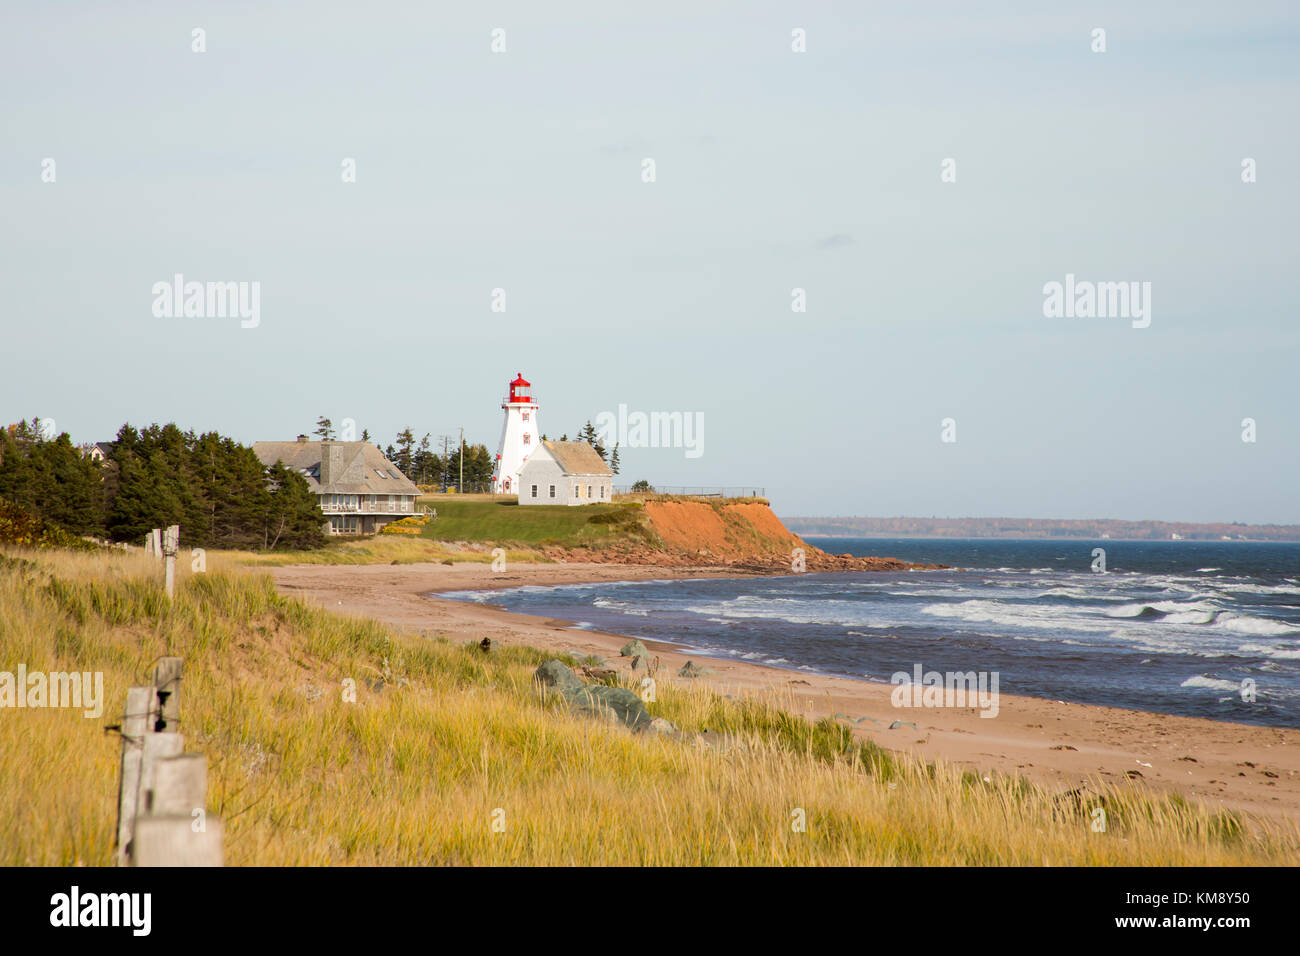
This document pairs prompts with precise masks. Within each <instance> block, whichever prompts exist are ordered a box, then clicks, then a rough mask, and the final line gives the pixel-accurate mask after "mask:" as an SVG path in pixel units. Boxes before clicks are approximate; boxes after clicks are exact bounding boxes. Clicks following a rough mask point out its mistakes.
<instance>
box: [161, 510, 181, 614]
mask: <svg viewBox="0 0 1300 956" xmlns="http://www.w3.org/2000/svg"><path fill="white" fill-rule="evenodd" d="M180 540H181V526H180V525H178V524H173V525H168V526H167V533H166V534H165V535H164V536H163V557H164V559H165V560H166V562H167V600H169V601H170V600H172V599H173V598H174V597H175V596H176V549H177V548H178V547H179V546H180Z"/></svg>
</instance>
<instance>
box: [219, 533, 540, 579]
mask: <svg viewBox="0 0 1300 956" xmlns="http://www.w3.org/2000/svg"><path fill="white" fill-rule="evenodd" d="M506 560H507V561H509V562H511V563H514V564H531V563H546V562H549V561H550V559H549V558H547V557H546V556H545V555H543V554H541V553H540V552H538V551H533V550H530V549H526V548H509V549H507V550H506ZM207 561H208V564H209V569H210V570H218V569H222V568H228V567H230V566H231V565H244V566H256V567H282V566H284V565H289V564H419V563H423V562H428V561H436V562H441V563H449V564H460V563H471V564H486V563H489V562H491V561H492V549H491V547H490V546H484V547H459V546H457V545H456V544H454V543H448V542H439V541H432V540H430V539H428V538H424V537H418V536H414V535H411V536H407V535H400V536H399V535H374V536H373V537H366V538H357V539H351V540H349V539H343V540H333V541H329V542H326V545H325V547H323V548H315V549H312V550H310V551H210V552H208V554H207Z"/></svg>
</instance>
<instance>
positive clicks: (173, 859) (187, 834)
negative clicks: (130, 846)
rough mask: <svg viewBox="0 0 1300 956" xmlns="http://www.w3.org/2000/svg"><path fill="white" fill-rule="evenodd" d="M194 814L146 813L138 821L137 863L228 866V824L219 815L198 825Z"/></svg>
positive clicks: (135, 857) (139, 864) (147, 864)
mask: <svg viewBox="0 0 1300 956" xmlns="http://www.w3.org/2000/svg"><path fill="white" fill-rule="evenodd" d="M195 823H196V821H195V820H194V819H192V818H191V817H190V816H188V815H186V816H165V817H161V816H160V817H142V818H141V819H140V821H139V822H138V823H137V825H136V831H135V855H134V857H133V860H134V862H135V865H136V866H224V865H225V857H224V851H223V850H222V843H223V842H224V840H225V833H224V827H222V825H221V821H220V820H218V819H216V818H215V817H214V818H213V819H211V820H208V821H206V822H205V823H204V824H203V828H202V829H195V826H194V825H195Z"/></svg>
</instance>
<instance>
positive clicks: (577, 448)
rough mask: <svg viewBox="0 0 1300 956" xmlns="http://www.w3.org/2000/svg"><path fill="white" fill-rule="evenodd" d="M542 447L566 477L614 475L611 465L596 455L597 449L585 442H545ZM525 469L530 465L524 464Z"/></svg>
mask: <svg viewBox="0 0 1300 956" xmlns="http://www.w3.org/2000/svg"><path fill="white" fill-rule="evenodd" d="M542 446H543V447H544V448H545V449H546V450H547V451H548V452H550V453H551V457H552V458H554V459H555V461H556V463H557V464H558V465H559V466H560V470H561V471H563V472H564V473H565V474H566V475H613V474H614V473H613V472H612V471H610V470H609V465H607V464H605V462H604V461H603V460H602V459H601V457H600V455H598V454H596V449H595V448H593V447H592V446H591V445H588V444H587V443H586V442H585V441H544V442H542ZM524 465H525V467H527V465H528V463H527V462H524Z"/></svg>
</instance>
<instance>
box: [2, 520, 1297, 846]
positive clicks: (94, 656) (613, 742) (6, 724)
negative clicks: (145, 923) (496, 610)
mask: <svg viewBox="0 0 1300 956" xmlns="http://www.w3.org/2000/svg"><path fill="white" fill-rule="evenodd" d="M402 543H405V542H402ZM8 555H10V556H9V557H5V556H4V555H3V554H0V649H2V650H3V659H2V660H0V669H7V670H13V669H15V668H16V665H17V664H18V663H19V662H23V663H25V664H26V666H27V668H28V669H29V671H31V670H44V671H56V670H72V669H78V670H102V671H103V672H104V675H105V689H106V696H107V698H108V706H107V708H106V711H105V714H104V716H103V717H102V718H101V719H99V720H89V719H86V718H84V717H82V716H81V714H80V712H73V711H70V710H54V709H46V710H32V709H24V710H8V709H6V710H2V711H0V865H15V864H17V865H31V864H73V863H86V864H89V865H105V864H107V863H109V861H110V859H111V855H112V850H113V828H114V820H115V812H116V794H117V773H118V756H119V746H120V744H119V739H118V738H117V736H116V735H113V734H106V733H104V732H103V730H102V726H103V725H104V724H107V723H112V722H115V721H116V718H115V716H114V714H115V713H116V712H118V711H119V710H120V708H121V704H122V701H123V699H124V695H125V690H126V688H127V686H129V685H131V684H133V683H140V682H143V681H144V680H145V678H146V675H147V673H148V670H149V665H150V663H151V662H152V661H153V660H154V659H155V658H157V657H158V656H161V655H164V654H176V655H179V656H181V657H183V658H184V661H185V677H184V682H183V685H182V696H181V720H182V727H183V731H184V733H185V736H186V745H187V749H190V750H201V751H203V752H205V753H206V754H207V755H208V757H209V792H208V803H209V809H210V810H211V811H213V812H215V813H217V814H219V815H220V816H221V817H222V818H223V820H224V821H225V825H226V855H227V861H228V862H229V863H231V864H245V865H256V864H262V865H266V864H270V865H280V864H430V863H433V864H438V863H450V864H525V865H527V864H672V865H679V864H846V863H847V864H931V863H933V864H1031V865H1038V864H1043V863H1048V864H1067V865H1093V864H1105V865H1112V864H1114V865H1177V864H1211V865H1220V864H1278V863H1294V862H1296V860H1297V858H1298V856H1297V849H1298V847H1300V833H1298V832H1297V829H1296V827H1295V826H1294V825H1292V824H1281V823H1273V822H1263V821H1254V820H1242V819H1238V818H1236V817H1233V816H1229V815H1225V814H1220V813H1216V812H1212V811H1210V810H1207V809H1205V808H1203V807H1200V806H1198V805H1191V804H1184V803H1183V802H1182V801H1180V800H1177V799H1168V798H1157V797H1152V796H1147V795H1143V793H1142V792H1141V791H1138V790H1135V789H1130V788H1128V787H1118V788H1115V787H1111V788H1106V787H1104V786H1103V785H1102V784H1097V785H1096V787H1097V789H1098V791H1099V793H1098V794H1097V795H1096V796H1094V797H1090V798H1088V800H1087V801H1085V803H1084V805H1076V804H1075V803H1073V802H1071V801H1068V800H1065V801H1062V800H1059V799H1056V798H1055V797H1054V795H1053V794H1051V793H1049V792H1047V791H1046V790H1044V789H1040V788H1038V787H1035V786H1031V785H1029V784H1026V783H1024V782H1023V781H1020V780H1018V779H1015V778H994V779H993V780H991V781H990V782H987V783H986V782H984V781H982V780H979V779H977V778H973V777H971V776H969V775H966V774H962V773H960V772H959V771H957V770H955V769H953V768H951V767H947V766H944V765H934V766H926V765H922V764H919V763H916V762H912V761H907V760H902V759H895V758H891V757H888V756H885V755H884V754H883V753H881V752H879V751H876V750H874V748H871V747H870V746H867V747H862V748H859V747H857V746H856V745H850V743H849V740H848V734H847V731H843V730H842V729H840V728H837V727H835V725H833V724H830V723H829V722H824V723H822V724H819V725H817V726H815V727H814V726H812V725H809V724H808V723H807V722H805V721H803V720H802V719H801V718H799V717H797V716H791V715H790V714H788V713H786V712H784V711H781V710H778V709H776V708H774V707H773V706H772V705H771V704H769V703H762V702H755V701H729V700H726V699H723V698H720V697H717V696H715V695H712V694H710V693H708V692H706V691H704V690H701V689H698V688H686V687H677V686H673V685H672V684H671V683H670V682H669V681H666V680H665V681H661V683H660V687H659V700H658V702H657V703H654V704H651V705H650V710H651V712H652V713H653V714H655V715H657V716H665V717H667V718H668V719H669V720H671V721H673V722H674V723H675V724H677V725H678V726H679V727H681V728H683V729H684V730H687V731H700V730H703V729H704V728H706V727H707V728H709V730H710V731H711V733H710V734H709V736H710V737H714V736H715V735H717V734H718V732H723V733H724V734H727V735H730V736H729V737H726V738H724V739H729V740H730V741H731V742H732V745H730V746H726V747H722V748H717V747H714V748H709V749H702V748H699V747H696V746H693V745H691V744H690V743H688V742H684V741H681V740H677V739H671V738H666V737H661V736H657V735H656V736H639V735H633V734H631V733H630V732H628V731H626V730H624V729H623V728H621V727H618V726H613V725H609V724H605V723H602V722H598V721H593V720H587V719H582V718H578V717H575V716H572V715H570V714H569V713H568V712H567V711H565V710H564V708H563V704H562V702H560V701H558V700H556V699H543V698H542V697H541V696H539V694H538V693H537V692H536V690H535V689H534V687H533V686H532V683H531V674H532V671H533V669H534V668H535V666H536V664H537V663H538V662H539V661H541V660H543V659H544V655H543V654H542V653H541V652H538V651H532V650H530V649H526V648H519V649H506V650H503V651H499V650H493V651H492V652H491V653H490V654H483V653H482V652H480V651H479V650H478V649H477V648H474V647H461V646H455V645H452V644H450V643H447V642H445V641H439V640H436V639H431V638H426V637H421V636H417V635H405V634H398V633H394V632H392V631H390V630H389V629H387V628H386V627H384V626H381V625H379V624H377V623H374V622H368V621H359V620H355V619H350V618H342V617H336V616H334V615H331V614H329V613H328V612H325V611H322V610H319V609H316V608H312V607H308V606H306V605H304V604H302V603H300V602H297V601H295V600H291V599H287V598H284V597H282V596H280V595H278V594H277V593H276V592H275V590H274V588H273V587H272V585H271V582H270V580H269V579H268V578H267V577H266V576H265V575H263V574H261V573H259V572H256V571H250V570H246V569H235V568H232V569H230V570H227V571H211V572H209V573H207V574H190V573H189V572H188V570H183V573H182V575H181V578H180V581H179V585H178V595H177V599H176V601H175V603H174V604H173V605H169V604H168V603H167V601H166V600H165V598H164V597H163V596H162V593H161V571H160V569H159V566H158V565H157V564H156V563H151V562H149V561H148V559H145V558H143V557H142V556H140V555H138V554H137V555H122V554H117V555H75V554H66V553H55V552H41V553H25V554H19V553H18V552H14V551H9V552H8ZM15 557H18V558H21V559H22V560H21V562H20V561H17V560H15V559H14V558H15ZM345 679H352V680H354V681H356V685H357V695H356V702H355V703H348V702H345V701H344V699H343V694H342V687H343V681H344V680H345ZM368 680H369V681H381V680H382V681H383V682H384V683H383V686H382V688H379V685H378V684H377V683H376V684H375V685H374V686H373V687H372V686H371V684H369V683H367V681H368ZM1099 800H1105V802H1106V806H1107V810H1108V827H1107V831H1106V832H1105V833H1094V832H1092V830H1091V828H1090V823H1091V817H1090V815H1089V810H1090V808H1091V807H1092V806H1094V805H1096V804H1097V802H1098V801H1099ZM800 810H802V811H803V818H804V819H805V820H806V829H805V830H804V831H803V832H798V831H797V830H796V829H795V828H794V827H793V826H792V824H793V823H795V822H796V820H797V819H798V811H800ZM494 822H496V823H498V824H499V826H500V829H499V830H494Z"/></svg>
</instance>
